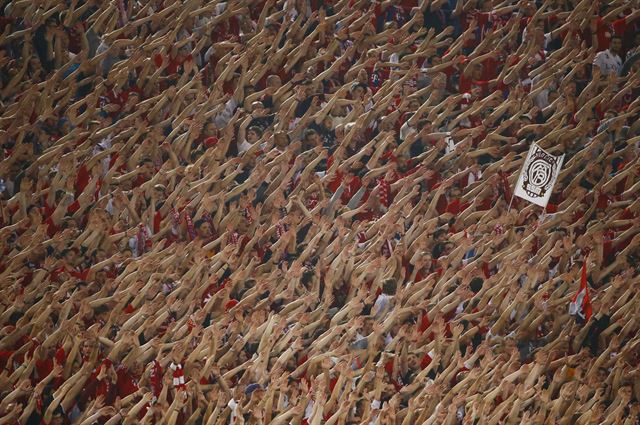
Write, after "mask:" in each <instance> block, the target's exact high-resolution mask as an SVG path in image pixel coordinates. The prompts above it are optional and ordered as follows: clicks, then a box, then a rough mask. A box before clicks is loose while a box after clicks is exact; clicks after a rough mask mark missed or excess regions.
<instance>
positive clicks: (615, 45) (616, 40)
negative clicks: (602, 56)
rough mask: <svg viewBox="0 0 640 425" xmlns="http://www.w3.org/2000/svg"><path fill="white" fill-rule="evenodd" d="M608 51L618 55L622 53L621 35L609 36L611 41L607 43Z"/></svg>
mask: <svg viewBox="0 0 640 425" xmlns="http://www.w3.org/2000/svg"><path fill="white" fill-rule="evenodd" d="M609 51H611V53H615V54H616V55H619V54H621V53H622V37H620V36H618V35H614V36H613V37H611V43H610V44H609Z"/></svg>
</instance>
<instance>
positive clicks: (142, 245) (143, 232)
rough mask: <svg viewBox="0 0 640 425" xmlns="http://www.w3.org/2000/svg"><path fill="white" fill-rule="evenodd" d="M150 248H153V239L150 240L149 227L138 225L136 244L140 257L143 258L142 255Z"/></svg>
mask: <svg viewBox="0 0 640 425" xmlns="http://www.w3.org/2000/svg"><path fill="white" fill-rule="evenodd" d="M148 248H151V239H149V232H147V226H145V225H144V224H142V223H140V224H139V225H138V237H137V244H136V251H138V252H137V254H138V257H140V256H142V254H144V253H145V251H146V250H147V249H148Z"/></svg>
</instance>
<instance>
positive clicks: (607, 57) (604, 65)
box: [593, 49, 622, 75]
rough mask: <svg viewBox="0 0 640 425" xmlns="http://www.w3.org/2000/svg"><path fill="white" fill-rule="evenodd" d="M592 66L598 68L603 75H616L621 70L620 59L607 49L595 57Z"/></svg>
mask: <svg viewBox="0 0 640 425" xmlns="http://www.w3.org/2000/svg"><path fill="white" fill-rule="evenodd" d="M593 64H594V65H595V66H597V67H598V68H600V72H602V74H603V75H610V74H618V73H619V72H620V68H622V59H621V58H620V56H618V55H616V54H615V53H612V52H611V51H609V49H607V50H603V51H602V52H599V53H598V54H597V55H596V57H595V59H594V60H593Z"/></svg>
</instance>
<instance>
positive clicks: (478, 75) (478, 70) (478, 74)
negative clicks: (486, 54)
mask: <svg viewBox="0 0 640 425" xmlns="http://www.w3.org/2000/svg"><path fill="white" fill-rule="evenodd" d="M483 70H484V67H483V66H482V63H476V64H474V65H472V68H471V77H472V78H473V79H474V80H481V79H482V72H483Z"/></svg>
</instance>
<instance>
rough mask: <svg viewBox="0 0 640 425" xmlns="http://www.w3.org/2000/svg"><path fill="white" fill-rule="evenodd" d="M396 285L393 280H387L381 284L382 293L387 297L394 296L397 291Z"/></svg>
mask: <svg viewBox="0 0 640 425" xmlns="http://www.w3.org/2000/svg"><path fill="white" fill-rule="evenodd" d="M397 286H398V283H397V281H396V280H395V279H393V278H389V279H386V280H385V281H384V282H383V283H382V292H384V293H385V294H387V295H394V294H395V293H396V290H397Z"/></svg>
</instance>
